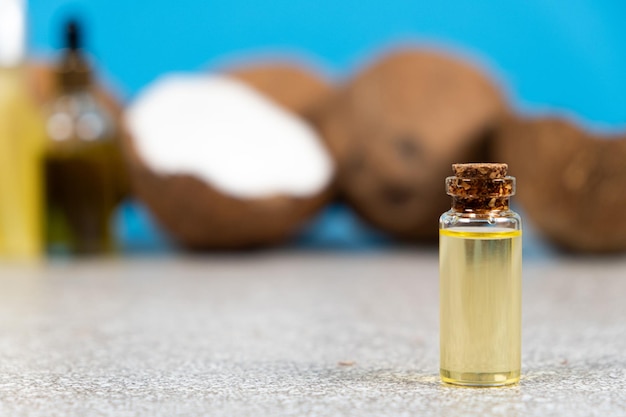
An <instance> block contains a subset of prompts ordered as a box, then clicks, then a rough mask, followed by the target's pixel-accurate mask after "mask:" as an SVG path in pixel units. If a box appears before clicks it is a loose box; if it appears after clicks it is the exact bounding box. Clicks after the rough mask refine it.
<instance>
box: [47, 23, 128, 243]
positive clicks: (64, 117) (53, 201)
mask: <svg viewBox="0 0 626 417" xmlns="http://www.w3.org/2000/svg"><path fill="white" fill-rule="evenodd" d="M65 38H66V39H65V42H66V44H67V45H66V46H67V48H66V49H65V50H64V53H63V56H62V58H61V62H60V64H59V65H58V68H57V70H56V76H57V85H58V90H59V91H58V94H57V97H56V99H55V100H54V101H53V102H52V104H51V112H50V115H49V117H48V121H47V124H46V128H47V132H48V142H47V146H46V149H45V155H44V170H45V188H46V244H47V249H48V252H50V253H62V254H98V253H106V252H110V251H112V250H113V249H114V242H113V237H112V232H111V227H110V220H111V217H112V214H113V211H114V209H115V207H116V206H117V204H118V203H119V201H120V200H121V198H122V195H123V187H122V184H123V183H124V172H125V170H124V164H123V161H122V155H121V150H120V148H119V143H118V135H119V129H118V126H116V125H115V123H114V119H113V117H112V115H111V114H110V113H109V112H108V111H107V108H106V106H105V105H104V104H102V103H101V102H100V99H99V97H98V95H97V94H95V91H94V85H93V83H92V72H91V68H90V66H89V64H88V62H87V60H86V59H85V57H84V55H83V53H82V48H81V36H80V30H79V26H78V24H77V22H74V21H71V22H69V23H68V24H67V26H66V32H65Z"/></svg>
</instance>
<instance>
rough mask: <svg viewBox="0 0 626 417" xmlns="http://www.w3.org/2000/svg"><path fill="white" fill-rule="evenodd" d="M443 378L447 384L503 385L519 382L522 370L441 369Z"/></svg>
mask: <svg viewBox="0 0 626 417" xmlns="http://www.w3.org/2000/svg"><path fill="white" fill-rule="evenodd" d="M440 375H441V380H442V381H443V382H445V383H446V384H452V385H462V386H466V387H502V386H505V385H513V384H517V383H518V382H519V379H520V371H519V370H516V371H508V372H455V371H448V370H447V369H441V370H440Z"/></svg>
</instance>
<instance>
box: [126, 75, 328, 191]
mask: <svg viewBox="0 0 626 417" xmlns="http://www.w3.org/2000/svg"><path fill="white" fill-rule="evenodd" d="M125 119H126V123H127V126H128V129H129V131H130V133H131V136H132V138H133V143H134V145H135V148H136V150H137V152H138V154H139V156H140V158H141V159H142V161H143V162H144V163H145V164H146V165H147V166H148V167H149V168H150V169H151V170H152V171H153V172H155V173H159V174H163V175H172V174H186V175H191V176H194V177H196V178H198V179H201V180H203V181H205V182H206V183H208V184H210V185H211V186H213V188H215V189H216V190H218V191H220V192H223V193H225V194H227V195H229V196H233V197H237V198H241V199H254V198H263V197H269V196H275V195H289V196H295V197H308V196H313V195H315V194H317V193H319V192H321V191H322V190H323V189H324V188H325V187H326V186H327V185H328V184H329V182H330V181H331V177H332V174H333V170H334V166H333V162H332V159H331V157H330V155H329V153H328V151H327V150H326V148H325V147H324V145H323V143H322V139H321V138H320V136H319V135H318V134H317V133H316V132H315V131H314V130H313V129H312V128H311V127H310V126H309V125H308V124H307V123H306V122H305V121H304V120H302V119H301V118H300V117H299V116H297V115H295V114H293V113H291V112H289V111H288V110H286V109H283V108H282V107H280V106H279V105H277V104H275V103H274V102H272V101H271V100H270V99H269V98H267V97H265V96H264V95H262V94H261V93H259V92H257V91H255V90H253V89H252V88H251V87H249V86H247V85H246V84H244V83H243V82H241V81H238V80H236V79H233V78H230V77H227V76H216V75H184V74H180V75H169V76H165V77H162V78H160V79H158V80H157V81H156V82H154V83H153V84H152V85H150V86H149V87H148V88H147V89H146V90H145V91H143V92H142V93H141V94H140V95H139V97H138V98H137V100H136V101H135V102H134V103H133V104H132V105H131V106H130V108H129V109H128V110H127V111H126V115H125Z"/></svg>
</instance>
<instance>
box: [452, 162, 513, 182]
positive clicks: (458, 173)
mask: <svg viewBox="0 0 626 417" xmlns="http://www.w3.org/2000/svg"><path fill="white" fill-rule="evenodd" d="M508 169H509V166H508V165H507V164H488V163H480V164H452V172H453V173H454V176H455V177H459V178H491V179H494V178H504V177H506V172H507V170H508Z"/></svg>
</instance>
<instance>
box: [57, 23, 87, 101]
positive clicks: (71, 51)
mask: <svg viewBox="0 0 626 417" xmlns="http://www.w3.org/2000/svg"><path fill="white" fill-rule="evenodd" d="M63 45H64V47H65V49H64V51H63V56H62V57H61V62H60V64H59V67H58V68H57V75H58V82H59V87H60V88H61V90H75V89H81V88H86V87H87V86H88V85H89V83H90V82H91V68H90V66H89V64H88V63H87V60H86V59H85V57H84V56H83V36H82V28H81V25H80V23H79V21H78V20H77V19H76V18H71V19H68V20H67V22H66V23H65V25H64V32H63Z"/></svg>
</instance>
